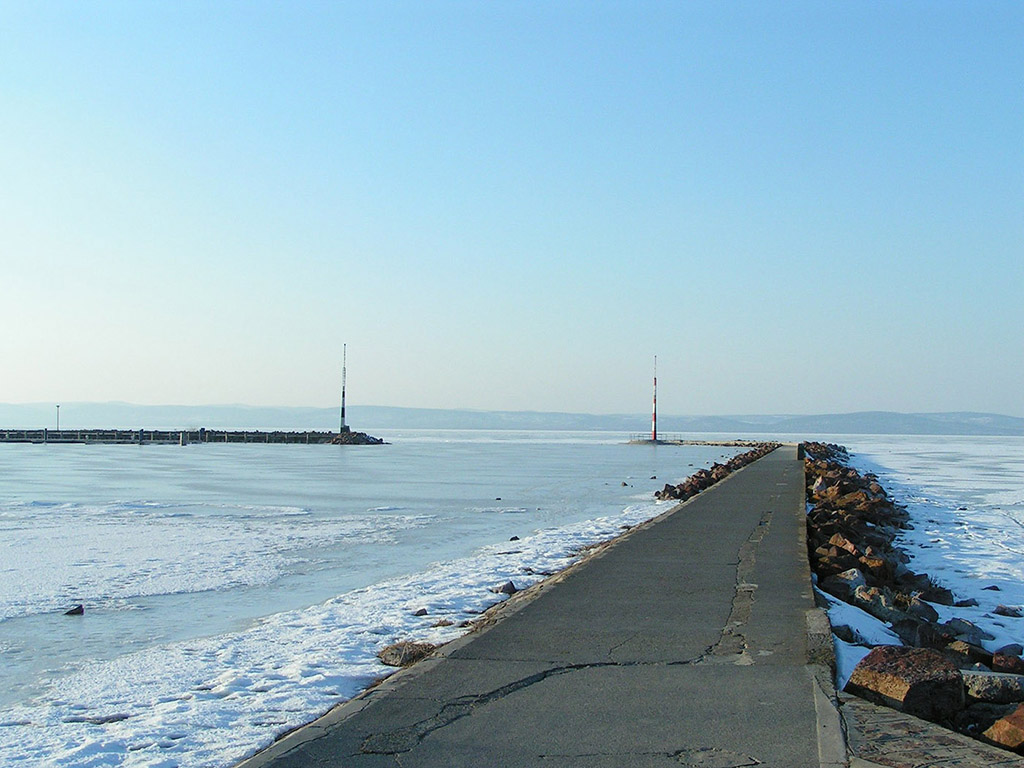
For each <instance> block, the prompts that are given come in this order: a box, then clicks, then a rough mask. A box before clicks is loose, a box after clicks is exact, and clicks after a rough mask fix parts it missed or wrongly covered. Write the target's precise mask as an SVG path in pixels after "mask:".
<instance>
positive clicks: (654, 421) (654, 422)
mask: <svg viewBox="0 0 1024 768" xmlns="http://www.w3.org/2000/svg"><path fill="white" fill-rule="evenodd" d="M651 442H652V443H656V442H658V356H657V355H655V356H654V405H653V410H652V411H651Z"/></svg>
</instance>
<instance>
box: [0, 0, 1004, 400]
mask: <svg viewBox="0 0 1024 768" xmlns="http://www.w3.org/2000/svg"><path fill="white" fill-rule="evenodd" d="M1022 51H1024V6H1022V5H1021V4H1020V3H1018V2H978V3H963V2H935V1H933V0H928V1H927V2H900V3H891V2H863V1H861V0H856V1H852V0H851V1H850V2H831V1H830V2H825V1H824V0H822V1H821V2H773V3H768V2H764V3H749V2H743V3H720V2H707V3H700V2H667V1H666V2H639V3H638V2H628V3H626V2H614V3H612V2H606V3H594V2H590V1H589V0H588V1H587V2H582V1H581V2H518V1H517V2H512V1H508V2H419V1H413V0H409V1H408V2H377V1H375V2H372V3H370V2H358V3H342V2H323V3H313V2H305V3H298V2H296V3H291V2H287V3H282V2H276V1H275V2H218V3H207V2H180V1H178V0H174V1H170V0H169V1H168V2H141V3H140V2H134V1H132V2H70V1H69V2H62V3H53V2H35V1H33V2H22V1H21V0H14V1H7V0H4V1H3V2H0V103H2V110H0V179H2V187H0V189H2V195H0V264H2V270H0V281H2V290H0V297H2V301H0V325H2V328H3V330H2V332H0V361H2V362H0V365H2V366H3V369H4V370H3V374H2V376H0V402H50V401H52V402H71V401H87V400H126V401H131V402H138V403H180V404H209V403H249V404H254V405H271V404H273V405H320V406H327V405H332V404H334V403H336V401H337V391H338V387H339V384H340V374H341V348H342V344H343V343H347V344H348V352H349V354H348V362H349V403H350V404H364V405H399V406H416V407H441V408H448V407H458V408H484V409H529V410H560V411H586V412H594V413H605V412H643V411H645V410H646V409H647V408H648V403H649V399H650V391H649V390H650V376H651V365H652V358H653V356H654V355H655V354H657V355H658V373H659V384H660V387H659V406H660V410H661V411H662V412H663V413H676V414H727V413H819V412H837V411H854V410H874V409H884V410H901V411H938V410H984V411H996V412H1002V413H1007V414H1011V415H1017V416H1021V415H1024V386H1022V385H1024V339H1022V330H1024V252H1022V250H1024V249H1022V244H1024V55H1022Z"/></svg>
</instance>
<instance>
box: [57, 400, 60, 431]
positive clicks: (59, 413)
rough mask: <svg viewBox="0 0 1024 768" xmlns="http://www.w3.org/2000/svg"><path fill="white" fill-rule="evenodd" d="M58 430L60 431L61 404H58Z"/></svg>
mask: <svg viewBox="0 0 1024 768" xmlns="http://www.w3.org/2000/svg"><path fill="white" fill-rule="evenodd" d="M57 431H58V432H60V406H59V405H58V406H57Z"/></svg>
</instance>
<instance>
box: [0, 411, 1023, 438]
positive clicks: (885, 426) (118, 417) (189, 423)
mask: <svg viewBox="0 0 1024 768" xmlns="http://www.w3.org/2000/svg"><path fill="white" fill-rule="evenodd" d="M60 410H61V413H60V420H61V428H62V429H89V428H101V427H112V428H113V427H117V428H121V429H129V428H146V429H179V428H186V427H209V428H211V429H264V430H266V429H284V430H307V429H309V430H323V431H336V430H337V428H338V409H337V408H287V407H263V406H247V405H134V404H131V403H63V404H61V409H60ZM346 416H347V421H348V424H349V425H350V426H351V427H352V428H353V429H358V430H363V431H370V432H371V433H372V432H373V430H375V429H378V430H379V429H518V430H603V431H609V432H623V433H627V434H632V433H644V432H649V431H650V418H651V417H650V414H611V415H595V414H586V413H544V412H533V411H469V410H444V409H430V408H394V407H389V406H370V405H366V406H359V405H354V406H351V407H349V408H348V409H347V412H346ZM52 426H56V408H55V406H54V404H51V403H30V404H4V403H0V429H3V428H4V427H7V428H12V429H29V428H40V427H52ZM658 430H659V432H661V433H662V434H669V433H683V434H687V433H712V434H722V435H731V436H736V437H743V436H748V435H825V436H827V435H854V434H858V435H859V434H874V435H889V434H892V435H1000V436H1024V418H1019V417H1016V416H1003V415H999V414H995V413H969V412H958V413H893V412H888V411H864V412H860V413H841V414H823V415H814V416H793V415H779V416H669V415H659V416H658Z"/></svg>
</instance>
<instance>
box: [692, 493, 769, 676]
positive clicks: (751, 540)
mask: <svg viewBox="0 0 1024 768" xmlns="http://www.w3.org/2000/svg"><path fill="white" fill-rule="evenodd" d="M772 514H773V513H772V512H771V511H770V510H769V511H767V512H762V513H761V517H760V519H759V520H758V521H757V525H756V526H755V527H754V530H753V531H751V533H750V535H749V536H748V537H747V540H746V541H744V542H743V544H742V545H740V549H739V553H738V556H739V557H738V562H737V563H736V591H735V593H734V595H733V598H732V610H731V611H730V612H729V618H728V619H727V620H726V622H725V627H724V628H723V629H722V635H721V637H719V638H718V642H717V643H715V644H714V645H713V646H711V647H710V648H709V649H708V650H707V651H706V652H705V654H704V658H703V659H702V661H704V662H710V661H712V660H714V659H717V658H721V657H729V658H730V659H731V660H732V662H733V663H734V664H739V665H742V666H748V665H750V664H753V663H754V659H753V658H752V657H751V656H750V654H749V653H748V651H747V638H746V635H745V634H744V628H745V627H746V625H747V622H748V621H750V614H751V611H752V610H753V608H754V593H755V592H756V591H757V584H754V583H752V582H751V581H750V578H751V577H752V576H753V575H754V566H755V565H756V564H757V548H758V547H759V546H760V544H761V541H762V540H763V539H764V537H765V536H767V535H768V530H769V528H771V523H772Z"/></svg>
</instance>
